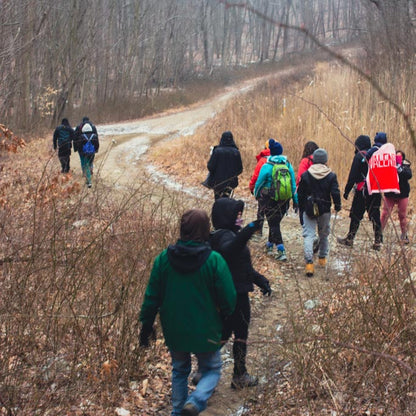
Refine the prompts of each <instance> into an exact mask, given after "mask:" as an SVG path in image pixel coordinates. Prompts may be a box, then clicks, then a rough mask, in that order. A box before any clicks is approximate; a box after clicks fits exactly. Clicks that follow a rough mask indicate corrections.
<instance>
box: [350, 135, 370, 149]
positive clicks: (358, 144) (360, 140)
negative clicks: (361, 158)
mask: <svg viewBox="0 0 416 416" xmlns="http://www.w3.org/2000/svg"><path fill="white" fill-rule="evenodd" d="M354 145H355V153H358V152H359V151H362V150H368V149H369V148H370V147H371V140H370V138H369V137H368V136H365V135H361V136H358V137H357V139H356V140H355V143H354Z"/></svg>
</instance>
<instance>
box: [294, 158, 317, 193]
mask: <svg viewBox="0 0 416 416" xmlns="http://www.w3.org/2000/svg"><path fill="white" fill-rule="evenodd" d="M312 164H313V160H312V155H310V156H306V157H304V158H303V159H302V160H301V161H300V163H299V169H298V174H297V175H296V186H298V185H299V182H300V177H301V176H302V173H304V172H306V171H307V170H308V169H309V168H310V167H311V165H312Z"/></svg>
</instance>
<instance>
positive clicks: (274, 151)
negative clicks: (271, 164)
mask: <svg viewBox="0 0 416 416" xmlns="http://www.w3.org/2000/svg"><path fill="white" fill-rule="evenodd" d="M269 149H270V154H271V155H272V156H279V155H281V154H282V153H283V147H282V145H281V144H280V143H279V142H276V141H275V140H274V139H269Z"/></svg>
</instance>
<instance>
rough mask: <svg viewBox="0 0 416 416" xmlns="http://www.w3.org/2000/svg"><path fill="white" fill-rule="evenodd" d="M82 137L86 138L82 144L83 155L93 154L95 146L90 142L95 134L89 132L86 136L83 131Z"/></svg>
mask: <svg viewBox="0 0 416 416" xmlns="http://www.w3.org/2000/svg"><path fill="white" fill-rule="evenodd" d="M82 135H83V136H84V138H85V139H86V140H87V142H86V143H85V144H84V145H83V146H82V153H84V155H89V156H90V155H93V154H94V153H95V147H94V145H93V144H92V139H93V137H94V136H95V135H94V133H93V134H91V136H90V137H88V136H87V135H86V134H85V133H83V134H82Z"/></svg>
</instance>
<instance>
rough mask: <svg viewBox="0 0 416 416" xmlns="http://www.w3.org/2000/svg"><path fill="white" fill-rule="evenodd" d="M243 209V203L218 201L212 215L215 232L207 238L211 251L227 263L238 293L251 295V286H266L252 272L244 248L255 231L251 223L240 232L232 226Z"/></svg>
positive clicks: (263, 281)
mask: <svg viewBox="0 0 416 416" xmlns="http://www.w3.org/2000/svg"><path fill="white" fill-rule="evenodd" d="M243 209H244V202H243V201H237V200H235V199H232V198H219V199H217V200H216V201H215V203H214V205H213V207H212V214H211V219H212V224H213V226H214V228H215V231H214V232H212V233H211V236H210V243H211V247H212V249H213V250H215V251H217V252H219V253H220V254H221V255H222V256H223V257H224V259H225V261H226V262H227V264H228V267H229V268H230V271H231V274H232V276H233V281H234V285H235V289H236V291H237V293H247V292H252V291H253V290H254V286H253V283H255V284H256V285H257V286H259V287H260V288H262V289H265V288H267V287H268V283H269V281H268V280H267V279H266V278H265V277H264V276H263V275H262V274H260V273H258V272H257V271H256V270H254V268H253V265H252V263H251V255H250V250H249V248H248V247H247V242H248V240H249V239H250V237H251V236H252V235H253V233H254V232H255V231H256V228H255V227H254V226H253V224H252V223H250V224H248V225H247V226H246V227H244V228H243V229H241V228H240V227H238V226H236V225H235V222H236V219H237V215H238V213H239V212H243Z"/></svg>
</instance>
